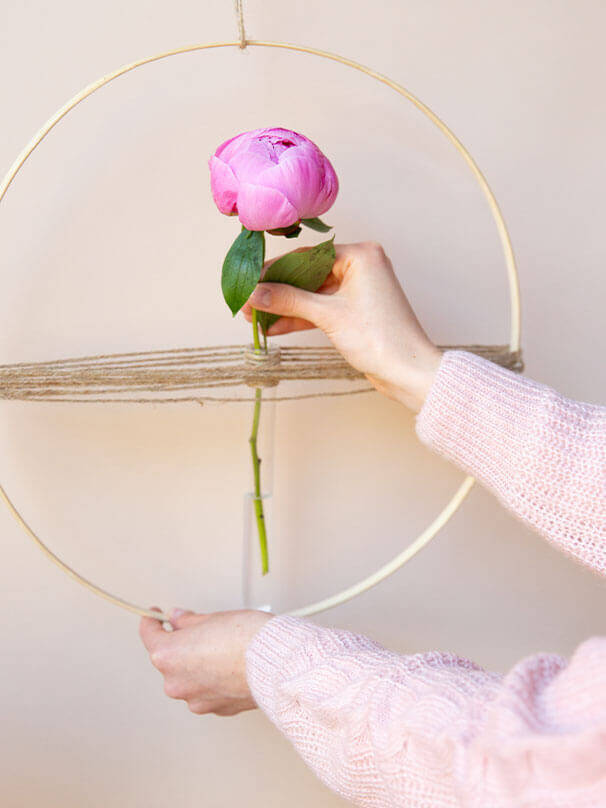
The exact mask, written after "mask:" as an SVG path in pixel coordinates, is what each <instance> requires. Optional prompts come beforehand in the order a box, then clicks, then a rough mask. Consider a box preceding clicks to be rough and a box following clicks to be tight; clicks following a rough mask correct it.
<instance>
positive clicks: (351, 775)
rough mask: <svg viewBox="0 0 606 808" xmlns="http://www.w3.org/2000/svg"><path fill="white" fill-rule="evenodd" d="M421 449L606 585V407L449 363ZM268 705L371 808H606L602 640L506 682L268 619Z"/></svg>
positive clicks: (262, 698) (531, 662)
mask: <svg viewBox="0 0 606 808" xmlns="http://www.w3.org/2000/svg"><path fill="white" fill-rule="evenodd" d="M416 428H417V433H418V435H419V437H420V438H421V440H423V441H424V442H425V443H426V444H427V445H428V446H430V447H431V448H433V449H435V450H436V451H438V452H439V453H441V454H442V455H443V456H445V457H446V458H448V459H449V460H451V461H453V462H455V463H457V464H458V465H459V466H461V467H462V468H463V469H465V470H466V471H467V472H468V473H470V474H472V475H473V476H474V477H477V478H478V479H479V480H480V481H481V482H483V483H484V484H485V485H487V486H488V487H489V488H491V489H492V490H493V491H494V492H495V493H496V494H497V496H498V497H499V499H500V500H501V501H502V502H503V503H504V504H505V505H506V506H507V507H509V508H510V509H511V510H513V512H514V513H516V514H517V515H518V516H519V517H521V518H522V519H524V520H525V521H526V522H528V524H530V525H532V526H533V527H534V528H535V529H536V530H538V531H540V532H541V533H542V534H543V535H544V536H545V537H546V538H548V539H549V540H550V541H552V542H554V543H555V544H556V545H558V546H559V547H560V548H561V549H563V550H565V551H567V552H568V553H571V554H572V555H574V556H575V557H576V558H578V559H580V560H581V561H583V562H584V563H585V564H587V565H589V566H591V567H592V568H593V569H595V570H596V571H598V572H600V573H602V574H604V573H605V572H606V408H604V407H600V406H597V405H592V404H582V403H579V402H575V401H570V400H568V399H566V398H564V397H563V396H561V395H559V394H558V393H556V392H555V391H554V390H552V389H550V388H549V387H546V386H544V385H541V384H538V383H536V382H533V381H530V380H528V379H525V378H522V377H519V376H517V375H516V374H514V373H512V372H510V371H508V370H504V369H503V368H500V367H497V366H496V365H493V364H492V363H490V362H488V361H487V360H484V359H481V358H479V357H477V356H474V355H472V354H469V353H467V352H464V351H448V352H446V353H445V354H444V356H443V357H442V360H441V363H440V367H439V369H438V372H437V374H436V377H435V379H434V382H433V384H432V387H431V389H430V391H429V394H428V397H427V399H426V401H425V403H424V405H423V408H422V409H421V411H420V413H419V415H418V416H417V423H416ZM247 674H248V681H249V684H250V687H251V691H252V693H253V696H254V698H255V700H256V701H257V703H258V705H259V706H260V707H261V708H262V709H263V710H264V711H265V712H266V713H267V715H268V716H269V718H270V719H271V720H272V721H273V722H274V723H275V724H276V726H277V727H278V728H279V729H280V730H281V731H282V732H283V733H284V734H285V735H286V736H287V737H288V738H289V739H290V741H291V742H292V743H293V745H294V746H295V748H296V749H297V751H298V752H299V753H300V754H301V756H302V757H303V758H304V760H305V761H306V762H307V763H308V764H309V765H310V766H311V768H312V769H313V771H314V772H315V773H316V774H317V775H318V776H319V777H320V778H321V779H322V780H324V782H325V783H327V784H328V785H329V786H331V787H332V788H333V789H334V790H335V791H337V792H338V793H339V794H341V795H342V796H343V797H345V798H346V799H349V800H350V801H352V802H353V803H355V804H357V805H360V806H367V807H368V808H387V807H388V806H389V808H395V807H396V806H402V808H404V807H405V808H461V806H464V808H573V806H574V808H589V807H590V806H591V808H598V806H604V805H606V638H593V639H590V640H587V641H586V642H585V643H583V644H582V645H581V646H579V648H578V649H577V650H576V652H575V654H574V655H573V656H572V658H571V660H570V662H567V661H566V660H564V659H563V658H561V657H559V656H554V655H549V654H539V655H536V656H533V657H530V658H528V659H526V660H523V661H521V662H519V663H518V664H517V665H515V666H514V667H513V668H512V669H511V671H510V672H509V673H508V674H506V675H505V676H501V675H497V674H493V673H488V672H486V671H484V670H482V669H481V668H479V667H478V666H477V665H475V664H473V663H472V662H469V661H468V660H465V659H461V658H459V657H457V656H454V655H451V654H444V653H431V654H416V655H413V656H400V655H398V654H394V653H392V652H390V651H387V650H386V649H384V648H382V647H381V646H379V645H377V644H376V643H374V642H372V641H371V640H369V639H367V638H365V637H361V636H358V635H356V634H351V633H349V632H345V631H339V630H336V629H329V628H324V627H321V626H317V625H314V624H313V623H311V622H309V621H306V620H301V619H297V618H292V617H286V616H281V617H274V618H272V619H271V620H269V621H268V622H267V623H266V624H265V625H264V626H263V628H262V629H261V630H260V631H259V632H258V634H257V635H256V636H255V637H254V638H253V640H252V642H251V644H250V645H249V647H248V649H247Z"/></svg>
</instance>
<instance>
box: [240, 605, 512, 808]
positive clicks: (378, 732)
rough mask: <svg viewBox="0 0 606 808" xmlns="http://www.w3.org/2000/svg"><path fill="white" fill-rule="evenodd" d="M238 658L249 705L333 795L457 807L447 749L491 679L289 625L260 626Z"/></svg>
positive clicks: (427, 657)
mask: <svg viewBox="0 0 606 808" xmlns="http://www.w3.org/2000/svg"><path fill="white" fill-rule="evenodd" d="M247 659H248V663H247V667H248V681H249V685H250V687H251V691H252V694H253V697H254V698H255V700H256V701H257V703H258V705H259V706H260V707H261V708H262V709H263V710H264V712H266V713H267V715H268V717H269V718H270V719H271V720H272V721H273V723H274V724H275V725H276V726H277V727H278V729H280V730H281V731H282V732H283V733H284V734H285V735H286V736H287V737H288V739H289V740H290V741H291V743H292V744H293V745H294V747H295V749H296V750H297V752H298V753H299V754H300V755H301V757H302V758H303V759H304V760H305V762H306V763H307V764H308V765H309V766H310V767H311V768H312V770H313V771H314V773H315V774H316V775H317V776H318V777H319V778H320V779H321V780H322V781H323V782H324V783H326V784H327V785H328V786H330V787H331V788H332V789H333V790H335V791H336V792H338V793H339V794H340V795H341V796H343V797H345V798H346V799H348V800H350V801H352V802H353V803H355V804H356V805H362V806H373V808H379V807H381V808H382V807H383V806H394V805H407V806H408V805H421V804H423V805H425V804H426V805H432V807H433V806H435V807H436V808H443V807H444V806H455V805H458V804H459V803H458V802H457V801H456V800H455V796H454V795H455V791H456V783H455V780H454V779H453V768H452V767H453V765H454V760H453V757H452V752H453V748H454V747H453V743H454V744H455V745H456V737H457V736H458V735H459V733H462V734H463V735H464V734H465V727H467V726H468V724H469V718H468V717H465V716H464V714H465V713H467V712H468V711H469V709H470V707H473V710H474V711H476V712H477V711H478V710H479V709H482V708H480V706H479V704H480V703H487V702H488V700H489V699H490V697H491V695H492V694H493V693H494V691H495V688H496V687H498V683H499V681H500V677H499V676H497V675H494V674H488V673H486V672H485V671H482V670H481V669H480V668H478V667H477V666H475V665H474V664H473V663H471V662H468V661H467V660H462V659H459V658H457V657H455V656H453V655H448V654H438V653H434V654H419V655H415V656H408V657H404V656H399V655H398V654H394V653H392V652H390V651H387V650H386V649H385V648H382V647H381V646H379V645H377V644H376V643H374V642H372V641H371V640H369V639H368V638H366V637H362V636H359V635H356V634H351V633H349V632H345V631H338V630H334V629H328V628H324V627H321V626H317V625H315V624H313V623H311V622H309V621H307V620H300V619H295V618H289V617H278V618H274V619H273V620H271V621H269V623H268V624H267V625H266V626H265V627H264V628H263V630H262V631H261V632H259V634H258V635H257V636H256V637H255V638H254V639H253V641H252V643H251V646H250V647H249V650H248V654H247ZM472 693H473V694H474V696H475V697H477V698H478V699H479V702H478V704H477V705H474V704H473V702H472V701H470V698H469V697H470V695H471V694H472ZM421 795H424V799H425V800H426V802H423V803H421V802H418V800H419V798H420V796H421Z"/></svg>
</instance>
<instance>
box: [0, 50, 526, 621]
mask: <svg viewBox="0 0 606 808" xmlns="http://www.w3.org/2000/svg"><path fill="white" fill-rule="evenodd" d="M246 45H247V46H248V47H259V48H280V49H282V50H287V51H297V52H299V53H306V54H310V55H312V56H318V57H321V58H323V59H329V60H330V61H333V62H339V63H340V64H342V65H345V66H346V67H351V68H353V69H354V70H358V71H359V72H360V73H364V74H365V75H367V76H370V77H371V78H373V79H375V80H376V81H379V82H381V83H382V84H385V85H386V86H387V87H390V88H391V89H392V90H395V92H397V93H399V94H400V95H402V96H404V98H406V99H407V100H408V101H410V102H411V103H412V104H414V106H415V107H417V109H418V110H420V112H422V113H423V115H425V116H426V117H427V118H429V120H430V121H431V122H432V123H433V124H434V125H435V126H437V128H438V129H439V130H440V131H441V132H442V133H443V134H444V135H445V136H446V138H447V139H448V140H449V141H450V142H451V143H452V145H453V146H454V147H455V148H456V150H457V151H458V152H459V154H460V155H461V156H462V157H463V159H464V160H465V162H466V164H467V166H468V167H469V168H470V170H471V172H472V174H473V175H474V177H475V179H476V181H477V183H478V185H479V186H480V189H481V190H482V193H483V194H484V197H485V198H486V201H487V202H488V206H489V208H490V211H491V213H492V216H493V219H494V221H495V224H496V227H497V231H498V234H499V239H500V241H501V247H502V249H503V254H504V257H505V265H506V269H507V276H508V280H509V297H510V335H509V346H510V350H511V351H512V352H517V351H519V350H520V289H519V279H518V272H517V267H516V262H515V258H514V254H513V248H512V246H511V241H510V238H509V234H508V232H507V227H506V225H505V221H504V219H503V215H502V214H501V211H500V209H499V206H498V204H497V200H496V198H495V196H494V194H493V192H492V190H491V188H490V186H489V185H488V182H487V181H486V178H485V177H484V175H483V174H482V172H481V171H480V169H479V168H478V166H477V165H476V163H475V161H474V160H473V158H472V156H471V155H470V153H469V152H468V151H467V149H466V148H465V146H463V144H462V143H461V141H460V140H459V139H458V138H457V137H456V135H455V134H454V133H453V132H452V131H451V130H450V129H449V128H448V127H447V126H446V124H445V123H444V122H443V121H442V120H440V118H438V116H437V115H436V114H435V113H434V112H433V111H432V110H431V109H430V108H429V107H428V106H427V105H426V104H424V103H423V102H422V101H420V100H419V99H418V98H416V97H415V96H414V95H413V94H412V93H410V92H409V91H408V90H406V89H405V88H404V87H402V86H401V85H400V84H397V83H396V82H395V81H392V80H391V79H389V78H387V77H386V76H383V75H381V74H380V73H377V72H376V71H374V70H371V69H370V68H368V67H364V66H363V65H361V64H359V63H358V62H354V61H353V60H351V59H347V58H345V57H343V56H338V55H337V54H334V53H328V52H327V51H322V50H317V49H316V48H310V47H306V46H304V45H292V44H287V43H285V42H266V41H262V40H247V41H246ZM241 47H242V43H241V42H238V41H237V42H211V43H208V44H203V45H188V46H185V47H182V48H176V49H174V50H170V51H165V52H164V53H159V54H156V55H155V56H149V57H147V58H145V59H139V60H137V61H136V62H131V63H130V64H127V65H124V66H123V67H120V68H118V70H115V71H114V72H113V73H107V74H106V75H104V76H102V77H101V78H100V79H98V80H97V81H95V82H93V83H92V84H89V85H88V86H87V87H85V88H84V89H83V90H81V91H80V92H79V93H77V94H76V95H75V96H74V97H73V98H71V99H70V100H69V101H68V102H67V103H66V104H65V105H64V106H62V107H61V109H59V110H58V111H57V112H56V113H55V114H54V115H53V116H52V117H51V118H49V120H48V121H47V122H46V123H45V124H44V126H43V127H42V128H41V129H40V130H39V131H38V132H37V133H36V134H35V135H34V137H33V138H32V139H31V140H30V142H29V143H28V144H27V146H26V147H25V148H24V149H23V151H22V152H21V153H20V154H19V155H18V157H17V159H16V160H15V161H14V163H13V164H12V166H11V167H10V168H9V170H8V172H7V174H6V176H5V177H4V179H3V181H2V184H1V185H0V202H1V201H2V199H3V198H4V196H5V194H6V192H7V190H8V188H9V186H10V185H11V183H12V182H13V180H14V179H15V177H16V175H17V174H18V172H19V170H20V169H21V167H22V166H23V164H24V163H25V161H26V160H27V159H28V157H29V156H30V155H31V154H32V152H33V151H34V150H35V149H36V148H37V147H38V146H39V145H40V143H41V142H42V141H43V140H44V138H45V137H46V136H47V135H48V133H49V132H50V131H51V129H53V128H54V127H55V126H56V125H57V124H58V123H59V121H60V120H61V119H62V118H63V117H65V116H66V115H67V114H68V113H69V112H70V111H71V110H73V109H74V107H76V106H77V105H78V104H80V103H81V102H82V101H84V99H85V98H88V96H89V95H92V94H93V93H94V92H96V91H97V90H99V89H100V88H101V87H104V86H105V85H106V84H109V83H110V82H111V81H113V80H114V79H117V78H118V77H119V76H122V75H124V74H125V73H128V72H130V71H131V70H134V69H135V68H137V67H141V66H143V65H146V64H149V63H150V62H157V61H160V60H161V59H167V58H168V57H170V56H177V55H179V54H182V53H191V52H193V51H200V50H210V49H213V48H238V49H239V48H241ZM474 482H475V480H474V478H473V477H469V476H468V477H465V479H464V480H463V482H462V484H461V485H460V486H459V488H458V489H457V491H456V492H455V494H454V496H453V497H452V499H451V500H450V501H449V502H448V504H447V505H446V506H445V507H444V509H443V510H442V511H441V512H440V514H439V515H438V516H437V517H436V518H435V519H434V520H433V522H431V524H430V525H429V526H428V527H427V528H426V529H425V530H424V531H423V532H422V533H421V535H420V536H418V537H417V539H415V540H414V541H413V542H412V543H411V544H410V545H409V546H408V547H407V548H406V549H405V550H404V551H403V552H402V553H400V554H398V555H397V556H396V557H395V558H394V559H393V560H392V561H390V562H389V563H388V564H385V565H384V566H383V567H381V568H380V569H379V570H377V571H376V572H375V573H373V574H372V575H369V576H368V577H367V578H364V579H363V580H362V581H359V582H358V583H357V584H354V585H353V586H350V587H348V588H347V589H344V590H343V591H341V592H339V593H337V594H336V595H333V596H332V597H329V598H326V599H324V600H321V601H317V602H316V603H312V604H309V605H308V606H304V607H302V608H300V609H296V610H294V611H292V612H290V614H293V615H297V616H307V615H312V614H317V613H318V612H322V611H325V610H326V609H330V608H333V607H334V606H338V605H339V604H341V603H345V602H346V601H348V600H351V599H352V598H354V597H356V596H357V595H360V594H362V592H366V591H367V590H368V589H370V588H371V587H373V586H376V585H377V584H378V583H380V582H381V581H383V580H384V579H385V578H387V577H388V576H389V575H391V574H393V573H394V572H395V571H396V570H398V569H400V567H402V566H403V565H404V564H405V563H406V562H407V561H409V560H410V559H411V558H412V557H413V556H415V555H416V554H417V553H418V552H419V551H420V550H421V549H422V548H423V547H425V546H426V545H427V544H428V543H429V542H430V541H431V539H432V538H433V537H434V536H435V535H436V534H437V533H438V531H439V530H440V529H441V528H442V527H443V526H444V525H445V524H446V523H447V522H448V520H449V519H450V518H451V516H452V515H453V514H454V513H455V511H456V510H457V509H458V508H459V507H460V505H461V503H462V502H463V501H464V500H465V498H466V497H467V495H468V494H469V492H470V490H471V488H472V487H473V484H474ZM0 496H1V497H2V499H3V500H4V501H5V503H6V505H7V506H8V509H9V511H10V512H11V514H12V515H13V517H14V518H15V520H16V521H17V524H18V525H19V526H20V527H21V528H22V529H23V530H24V531H25V532H26V533H27V535H28V536H29V537H30V538H31V539H32V540H33V541H34V542H35V544H36V545H37V546H38V548H39V549H40V550H41V551H42V552H43V553H44V554H45V555H46V556H47V557H48V558H49V559H50V560H51V561H52V562H53V563H54V564H56V565H57V566H58V567H59V568H60V569H62V570H63V572H65V573H66V574H67V575H69V576H70V577H72V578H73V579H74V580H76V581H77V582H78V583H80V584H82V585H83V586H85V587H86V588H87V589H89V590H90V591H91V592H94V593H95V594H96V595H99V596H100V597H102V598H105V599H106V600H108V601H109V602H110V603H113V604H115V605H116V606H120V607H122V608H123V609H127V610H128V611H131V612H134V613H135V614H139V615H142V616H147V617H155V618H158V619H161V620H164V621H166V620H168V617H167V615H165V614H163V613H161V612H153V611H149V610H148V609H143V608H141V607H140V606H137V605H135V604H133V603H130V602H129V601H126V600H124V599H122V598H119V597H116V596H115V595H112V594H110V593H109V592H107V591H105V590H104V589H102V588H101V587H99V586H97V585H96V584H94V583H93V582H92V581H89V580H87V579H86V578H84V577H83V576H82V575H80V574H79V573H78V572H76V571H75V570H74V569H72V567H70V566H68V564H66V563H65V562H64V561H63V560H62V559H61V558H59V556H58V555H57V554H56V553H54V552H53V551H52V550H51V549H50V548H49V547H48V546H47V545H46V544H45V543H44V542H43V541H42V539H40V537H39V536H38V535H37V534H36V533H35V532H34V530H33V529H32V528H31V527H30V526H29V525H28V523H27V522H26V520H25V519H24V518H23V516H22V515H21V513H20V512H19V511H18V509H17V508H16V506H15V505H14V504H13V502H12V501H11V499H10V497H9V496H8V494H7V492H6V490H5V489H4V488H3V486H2V485H0Z"/></svg>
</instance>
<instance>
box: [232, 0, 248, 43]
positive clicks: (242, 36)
mask: <svg viewBox="0 0 606 808" xmlns="http://www.w3.org/2000/svg"><path fill="white" fill-rule="evenodd" d="M234 6H235V10H236V24H237V26H238V38H239V40H240V48H241V50H244V48H245V47H246V43H247V39H246V29H245V28H244V3H243V0H235V2H234Z"/></svg>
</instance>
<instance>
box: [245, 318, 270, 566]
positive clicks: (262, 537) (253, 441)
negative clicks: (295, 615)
mask: <svg viewBox="0 0 606 808" xmlns="http://www.w3.org/2000/svg"><path fill="white" fill-rule="evenodd" d="M252 327H253V344H254V347H255V353H260V352H261V345H260V342H259V327H258V323H257V310H256V309H253V310H252ZM264 348H265V353H267V340H265V346H264ZM261 399H262V390H261V388H260V387H257V388H256V389H255V409H254V415H253V425H252V431H251V433H250V438H249V441H248V442H249V443H250V452H251V456H252V464H253V479H254V484H255V491H254V495H253V502H254V507H255V518H256V520H257V533H258V534H259V547H260V549H261V572H262V573H263V575H266V574H267V573H268V572H269V558H268V553H267V530H266V528H265V514H264V512H263V499H262V497H261V458H260V457H259V454H258V451H257V435H258V434H259V419H260V417H261Z"/></svg>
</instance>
